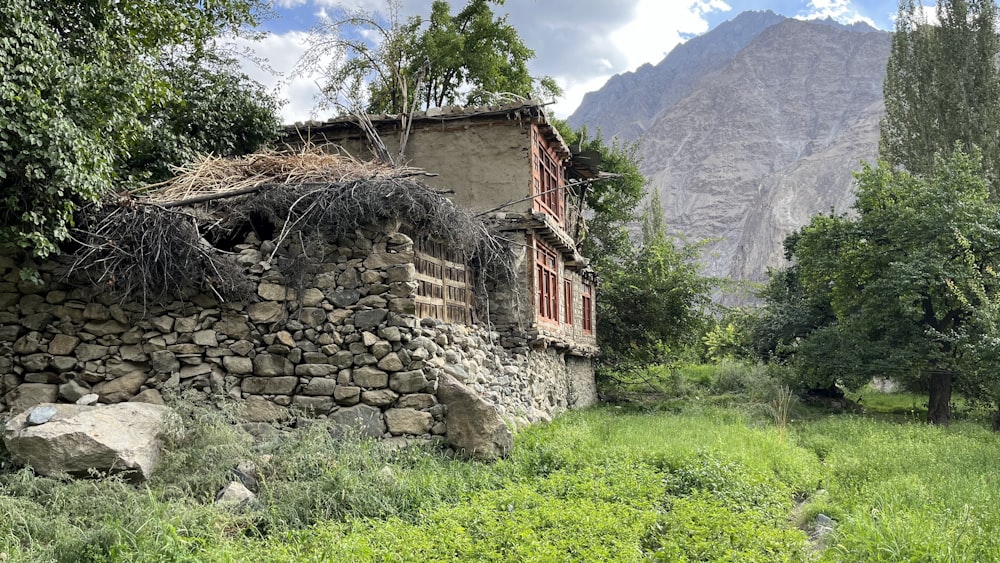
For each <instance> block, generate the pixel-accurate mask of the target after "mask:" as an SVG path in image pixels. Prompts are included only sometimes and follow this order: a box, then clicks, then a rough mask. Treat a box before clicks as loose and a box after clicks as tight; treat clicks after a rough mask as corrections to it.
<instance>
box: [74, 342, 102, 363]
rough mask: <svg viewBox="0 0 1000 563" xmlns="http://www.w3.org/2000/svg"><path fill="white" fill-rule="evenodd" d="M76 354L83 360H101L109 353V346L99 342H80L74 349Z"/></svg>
mask: <svg viewBox="0 0 1000 563" xmlns="http://www.w3.org/2000/svg"><path fill="white" fill-rule="evenodd" d="M74 355H75V356H76V359H77V360H79V361H81V362H89V361H91V360H99V359H102V358H104V357H105V356H107V355H108V347H107V346H99V345H97V344H80V345H79V346H77V347H76V350H74Z"/></svg>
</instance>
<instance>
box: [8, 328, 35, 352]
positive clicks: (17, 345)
mask: <svg viewBox="0 0 1000 563" xmlns="http://www.w3.org/2000/svg"><path fill="white" fill-rule="evenodd" d="M18 328H19V327H18ZM41 347H42V335H40V334H38V333H37V332H30V333H28V334H26V335H24V336H22V337H21V338H18V339H17V341H16V342H14V346H13V350H14V353H15V354H31V353H33V352H37V351H38V350H39V349H41Z"/></svg>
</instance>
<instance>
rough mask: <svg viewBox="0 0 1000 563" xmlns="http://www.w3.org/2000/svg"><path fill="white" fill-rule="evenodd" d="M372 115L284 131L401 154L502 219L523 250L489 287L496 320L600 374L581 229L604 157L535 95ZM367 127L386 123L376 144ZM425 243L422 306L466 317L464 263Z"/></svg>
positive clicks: (362, 155)
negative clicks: (584, 148) (580, 144)
mask: <svg viewBox="0 0 1000 563" xmlns="http://www.w3.org/2000/svg"><path fill="white" fill-rule="evenodd" d="M367 118H368V120H369V122H368V127H362V126H361V125H360V124H359V121H358V119H357V118H355V117H353V116H345V117H338V118H335V119H331V120H328V121H323V122H318V121H311V122H308V123H298V124H296V125H293V126H289V127H287V128H286V139H287V140H288V142H289V143H290V144H293V145H294V144H298V143H301V141H302V140H308V141H310V142H312V143H313V144H318V145H326V144H332V145H335V146H336V147H337V148H338V150H341V151H343V152H345V153H347V154H349V155H351V156H352V157H354V158H358V159H362V160H367V159H372V158H377V157H378V155H379V154H382V155H388V156H389V157H390V158H394V159H401V160H402V162H403V163H404V164H406V165H411V166H414V167H416V168H419V169H421V170H425V171H427V172H428V173H429V174H431V176H429V177H427V178H423V179H422V181H424V182H425V183H426V184H428V185H430V186H434V187H437V188H440V189H443V190H447V191H448V192H449V194H448V197H449V198H450V199H451V200H452V201H454V202H455V203H456V204H458V205H461V206H463V207H466V208H468V209H471V210H473V211H474V212H476V213H478V214H481V215H482V216H484V217H486V218H488V219H489V220H490V221H493V222H494V223H496V224H498V225H499V226H500V229H501V230H502V231H504V232H505V233H506V234H507V236H508V237H509V239H510V240H511V241H512V242H513V245H514V247H515V248H516V249H517V257H516V264H517V272H518V276H517V278H516V279H515V280H514V282H515V283H513V284H510V285H509V286H505V287H491V288H489V289H490V292H489V298H490V300H491V303H489V308H488V316H489V321H490V323H491V324H492V326H494V327H497V328H499V329H502V330H506V329H514V328H516V329H519V330H520V331H521V332H522V333H523V334H526V335H527V338H526V343H527V344H528V345H530V346H531V347H533V348H535V349H538V348H548V347H552V348H555V349H557V350H558V351H559V354H560V355H561V356H562V358H561V360H560V361H561V362H564V363H565V364H566V365H567V366H570V368H569V369H571V370H573V371H577V372H579V373H581V374H583V373H586V374H589V377H591V378H592V377H593V368H592V365H591V359H592V358H593V357H594V356H595V355H596V354H597V352H598V349H597V340H596V335H595V328H596V319H595V308H594V305H595V292H596V286H597V284H596V277H595V275H594V273H593V271H592V270H590V269H589V268H588V267H587V264H588V260H587V259H586V258H585V257H583V256H581V255H580V253H579V252H578V250H577V244H576V238H577V235H578V234H579V232H580V228H581V221H582V215H581V211H580V208H581V205H580V203H581V199H582V190H583V189H585V187H586V185H587V182H588V181H589V180H591V179H593V178H596V177H597V176H598V175H599V172H598V171H597V170H596V167H595V166H594V163H593V160H594V158H595V157H594V155H585V156H584V155H574V153H573V152H572V151H571V150H570V148H569V147H568V146H567V145H566V143H565V141H564V140H563V139H562V137H561V136H560V134H559V132H558V130H556V128H555V127H553V126H552V124H551V122H550V121H549V119H548V118H547V116H546V114H545V111H544V108H543V106H542V104H540V103H539V102H534V101H528V102H518V103H513V104H508V105H504V106H489V107H447V108H432V109H429V110H427V111H422V112H416V113H415V114H414V115H413V116H406V117H405V119H404V116H389V115H372V116H367ZM366 128H367V129H369V130H374V131H375V132H377V134H378V136H377V141H375V142H374V143H373V139H372V138H371V137H372V136H371V134H370V133H366V131H365V129H366ZM418 250H421V251H423V252H421V253H420V254H421V258H420V259H419V260H418V268H417V270H418V277H419V278H420V279H421V286H420V288H419V292H418V297H417V301H418V315H420V316H430V317H435V318H440V319H444V320H449V321H456V322H468V321H469V320H470V319H469V317H468V316H467V315H466V314H465V313H463V312H462V311H463V309H468V306H469V304H468V303H461V302H457V301H455V300H453V299H452V296H460V300H461V298H462V297H461V296H465V295H471V294H472V292H471V291H470V292H466V291H464V290H461V291H455V289H453V288H455V287H456V285H455V284H452V282H450V281H447V278H448V277H449V275H451V274H452V273H453V271H452V270H450V269H449V268H450V267H451V266H455V267H458V268H460V267H461V265H459V264H456V263H454V262H450V261H448V260H447V259H446V258H447V257H446V256H444V255H442V254H441V253H442V252H444V253H445V254H446V253H447V251H448V249H446V248H439V247H437V248H425V249H418ZM441 260H444V262H441ZM439 264H445V267H444V272H445V278H446V279H445V281H443V283H441V282H438V281H437V280H436V279H435V278H436V275H435V273H434V272H435V268H438V267H439V266H438V265H439ZM449 265H450V266H449ZM459 277H461V276H459ZM440 287H444V289H445V291H444V292H443V294H442V293H441V291H440V289H439V288H440Z"/></svg>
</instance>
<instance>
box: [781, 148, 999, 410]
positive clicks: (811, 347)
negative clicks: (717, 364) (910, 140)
mask: <svg viewBox="0 0 1000 563" xmlns="http://www.w3.org/2000/svg"><path fill="white" fill-rule="evenodd" d="M858 183H859V185H858V200H857V203H856V204H855V209H856V211H857V215H856V216H847V215H843V216H818V217H814V218H813V220H812V221H811V222H810V224H809V225H807V226H805V227H803V229H802V230H801V231H800V233H799V234H798V235H797V237H796V238H795V239H794V247H793V248H792V249H791V252H792V255H793V257H794V258H795V259H796V260H797V264H796V268H797V270H796V272H797V275H799V276H801V283H802V287H803V288H804V290H805V292H806V293H807V294H809V295H810V296H811V298H812V299H814V300H815V301H821V300H824V299H828V302H829V306H830V308H831V310H832V311H833V313H834V315H835V317H836V321H835V322H832V323H830V324H827V325H825V326H822V327H820V328H817V329H815V330H813V332H812V333H811V334H809V335H808V338H807V339H806V340H805V343H804V344H802V345H799V346H798V348H797V349H796V350H795V354H796V356H797V358H799V359H801V360H802V362H803V364H802V366H803V369H804V371H805V372H807V373H812V374H813V375H814V380H815V381H818V380H821V379H825V380H826V382H827V383H832V382H834V381H838V380H840V381H841V382H843V383H845V384H848V385H851V386H857V385H860V384H861V383H863V382H864V381H867V380H868V379H870V378H871V377H872V376H877V375H890V376H892V377H894V378H897V379H899V380H901V381H904V382H906V383H908V384H909V385H910V386H911V387H913V388H920V389H924V390H927V389H929V390H930V399H931V408H930V411H929V413H928V417H929V419H930V421H932V422H945V423H946V422H947V421H948V418H949V416H950V415H949V412H948V403H949V401H950V394H951V384H952V381H953V380H954V381H956V382H958V383H959V384H960V385H963V386H965V387H966V388H971V387H975V386H976V384H977V383H978V382H980V381H981V379H982V378H984V377H992V376H991V375H990V374H992V373H994V372H995V371H996V367H997V363H996V361H997V357H996V354H995V353H994V352H993V349H994V348H995V343H996V337H995V336H994V335H995V334H996V332H995V326H996V311H997V303H996V302H997V299H998V297H997V294H996V291H997V288H998V284H997V280H996V268H997V249H998V248H1000V229H997V227H996V226H995V223H996V218H997V215H998V213H1000V207H998V206H997V205H996V204H993V203H991V202H990V201H989V192H988V189H987V184H986V181H985V180H984V179H983V177H982V176H981V174H980V167H979V159H978V157H977V156H976V155H973V156H969V155H966V154H965V153H964V152H962V151H961V150H956V151H955V153H954V154H953V155H952V157H951V158H950V159H948V160H944V159H940V158H939V160H938V163H937V165H936V171H935V173H934V174H933V175H932V176H929V177H920V176H913V175H910V174H909V173H906V172H902V171H893V170H891V169H890V168H889V167H888V165H886V164H880V165H879V166H877V167H872V166H867V165H866V166H865V167H864V169H863V170H862V171H861V172H860V173H858Z"/></svg>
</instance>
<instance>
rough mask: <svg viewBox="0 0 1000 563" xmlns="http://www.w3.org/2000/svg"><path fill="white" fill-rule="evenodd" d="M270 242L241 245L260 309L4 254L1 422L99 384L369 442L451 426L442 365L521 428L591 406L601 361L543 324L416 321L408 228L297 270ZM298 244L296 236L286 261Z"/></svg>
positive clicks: (117, 395) (128, 396) (131, 396)
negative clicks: (322, 426)
mask: <svg viewBox="0 0 1000 563" xmlns="http://www.w3.org/2000/svg"><path fill="white" fill-rule="evenodd" d="M273 249H274V245H273V244H272V243H271V242H270V241H265V242H263V243H257V242H253V243H248V244H243V245H238V246H237V247H236V252H237V253H238V254H237V256H236V259H237V260H238V262H239V263H240V264H241V265H242V266H243V267H244V268H245V271H246V272H247V274H248V276H249V278H250V279H251V280H252V282H253V284H254V285H255V287H256V288H257V297H256V300H255V301H254V302H252V303H240V302H235V303H233V302H228V303H227V302H220V301H219V300H218V299H216V298H215V297H213V296H211V295H205V294H190V295H186V296H182V297H178V298H176V299H169V300H167V301H166V302H164V303H162V304H156V305H153V304H149V305H145V306H144V305H143V304H142V303H138V302H135V301H127V302H124V303H120V302H119V301H118V300H116V299H115V298H114V297H113V296H112V295H111V294H110V293H109V292H106V291H97V290H94V289H89V288H85V287H83V286H80V285H75V284H70V283H67V282H65V281H61V280H62V279H63V274H64V273H65V271H66V268H67V265H66V261H65V260H62V259H55V260H52V261H48V262H45V263H43V264H41V265H40V266H38V270H39V272H40V273H41V277H42V280H43V282H42V283H41V284H34V283H31V282H26V281H22V280H21V276H20V270H19V268H18V265H17V262H16V261H15V260H14V259H13V258H11V257H10V256H3V255H0V419H2V418H4V417H5V416H10V415H12V414H13V413H15V412H18V411H21V410H23V409H25V408H28V407H30V406H32V405H34V404H37V403H40V402H50V401H55V402H59V401H61V402H74V401H76V400H77V399H79V398H80V397H81V396H83V395H84V394H88V393H94V394H97V395H98V396H99V398H100V401H101V402H104V403H113V402H121V401H149V402H160V401H162V400H163V398H164V397H169V396H185V397H186V398H188V399H190V400H194V401H196V402H205V403H213V402H214V401H215V399H217V398H218V397H221V396H224V397H229V398H231V399H234V400H238V401H240V402H241V403H242V405H243V406H244V410H243V412H244V414H243V416H244V418H245V419H246V420H248V421H255V422H271V421H278V420H283V419H286V418H287V417H288V416H289V413H290V412H291V411H290V409H291V408H295V409H300V410H302V411H307V412H308V413H309V414H311V415H312V416H316V417H329V418H331V419H334V420H335V421H336V422H342V423H344V424H353V425H360V426H361V429H362V432H363V433H365V434H367V435H372V436H375V435H384V436H390V435H391V436H400V435H442V434H444V433H445V432H446V430H447V427H446V424H445V414H446V413H445V407H444V405H439V404H438V402H437V399H436V389H437V378H438V376H439V375H440V374H441V373H443V372H447V373H449V374H451V375H453V376H455V377H456V378H458V379H459V380H461V381H463V382H465V383H466V384H467V385H469V386H470V387H471V388H473V389H474V390H475V391H476V392H478V393H479V394H480V396H482V397H483V398H485V399H486V400H488V401H489V402H491V403H492V404H493V405H494V406H495V407H496V408H497V410H498V411H499V412H500V413H501V414H503V415H504V416H505V417H506V418H507V419H508V420H509V421H511V422H512V423H514V424H527V423H531V422H536V421H541V420H547V419H549V418H551V417H552V416H553V415H555V414H558V413H559V412H561V411H563V410H564V409H567V408H573V407H582V406H586V405H589V404H591V403H593V402H594V401H595V400H596V392H595V389H594V381H593V371H592V368H591V364H590V360H589V359H588V358H585V357H577V356H573V355H572V354H568V353H567V352H569V350H568V349H567V348H559V347H556V346H554V345H553V344H552V341H551V340H549V339H546V338H545V337H544V336H543V335H540V334H539V333H538V332H537V331H531V330H524V329H523V328H519V327H507V328H505V329H504V330H502V331H497V330H493V331H491V330H488V329H486V328H483V327H467V326H458V325H448V324H441V323H437V322H435V321H433V320H431V319H424V320H422V321H421V320H419V319H416V318H415V317H414V316H413V312H414V296H415V295H414V292H415V288H416V284H415V283H414V281H413V276H414V272H415V269H414V266H413V243H412V241H411V240H410V238H409V237H408V236H406V235H404V234H401V233H398V232H391V230H389V232H388V233H387V232H386V229H378V230H370V231H365V232H358V233H356V236H354V237H351V238H349V239H348V240H341V241H336V242H335V243H333V244H330V245H328V246H327V247H326V248H325V249H324V250H323V256H322V259H321V260H320V261H319V263H314V264H313V265H310V266H308V268H307V269H306V270H305V271H304V275H303V276H301V278H302V279H301V280H293V279H286V277H285V276H284V275H282V274H281V273H280V272H279V271H278V268H276V267H274V266H272V265H271V264H269V263H268V262H267V261H266V260H265V257H266V256H268V255H270V253H271V251H272V250H273ZM310 252H315V249H310ZM300 253H301V249H300V248H296V247H295V246H294V245H293V244H285V245H284V246H283V247H282V248H280V249H279V250H278V253H277V256H278V257H279V258H280V257H282V256H298V255H299V254H300Z"/></svg>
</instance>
